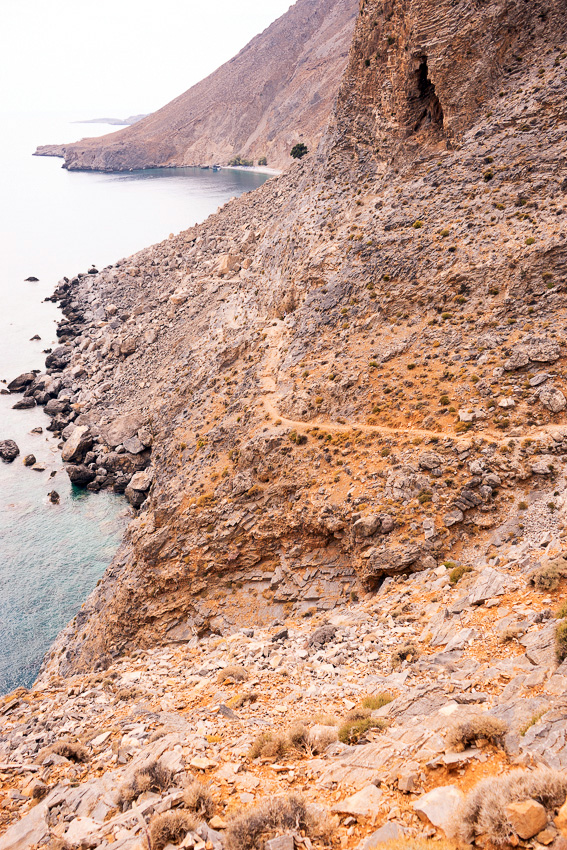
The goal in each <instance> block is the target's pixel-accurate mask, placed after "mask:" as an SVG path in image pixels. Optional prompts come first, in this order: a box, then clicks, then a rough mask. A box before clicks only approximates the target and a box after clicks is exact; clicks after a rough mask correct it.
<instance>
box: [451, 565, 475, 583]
mask: <svg viewBox="0 0 567 850" xmlns="http://www.w3.org/2000/svg"><path fill="white" fill-rule="evenodd" d="M471 572H472V569H471V567H468V566H467V565H466V564H459V566H458V567H454V568H453V569H452V570H451V572H450V573H449V581H450V582H451V584H457V582H458V581H460V580H461V579H462V577H463V576H464V574H465V573H471Z"/></svg>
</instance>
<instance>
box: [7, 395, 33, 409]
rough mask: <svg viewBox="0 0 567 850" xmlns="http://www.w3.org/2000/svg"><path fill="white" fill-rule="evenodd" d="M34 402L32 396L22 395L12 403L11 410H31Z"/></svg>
mask: <svg viewBox="0 0 567 850" xmlns="http://www.w3.org/2000/svg"><path fill="white" fill-rule="evenodd" d="M35 403H36V402H35V398H34V397H33V396H24V398H21V399H20V400H19V401H17V402H16V403H15V404H13V405H12V410H31V408H32V407H35Z"/></svg>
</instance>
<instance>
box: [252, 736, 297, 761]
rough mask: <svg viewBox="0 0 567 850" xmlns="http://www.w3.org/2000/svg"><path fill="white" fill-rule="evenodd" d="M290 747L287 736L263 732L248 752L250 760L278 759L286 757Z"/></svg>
mask: <svg viewBox="0 0 567 850" xmlns="http://www.w3.org/2000/svg"><path fill="white" fill-rule="evenodd" d="M288 747H289V745H288V741H287V738H286V737H285V735H276V734H275V733H274V732H262V734H261V735H258V737H257V738H256V739H255V740H254V742H253V743H252V746H251V747H250V750H249V752H248V758H250V759H257V758H265V759H277V758H280V757H281V756H284V755H285V753H286V751H287V750H288Z"/></svg>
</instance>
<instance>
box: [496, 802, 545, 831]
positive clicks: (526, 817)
mask: <svg viewBox="0 0 567 850" xmlns="http://www.w3.org/2000/svg"><path fill="white" fill-rule="evenodd" d="M506 815H507V816H508V820H509V821H510V823H511V824H512V827H513V829H514V832H515V833H516V835H519V837H520V838H523V839H524V840H526V839H528V838H532V837H533V836H534V835H537V833H538V832H541V830H542V829H543V828H544V827H545V825H546V824H547V812H546V810H545V808H544V807H543V806H542V805H541V803H537V802H536V801H535V800H520V801H519V802H517V803H509V804H508V805H507V806H506Z"/></svg>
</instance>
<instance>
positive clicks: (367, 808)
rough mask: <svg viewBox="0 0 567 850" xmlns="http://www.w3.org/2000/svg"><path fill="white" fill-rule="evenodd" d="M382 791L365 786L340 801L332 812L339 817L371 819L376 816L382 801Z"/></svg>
mask: <svg viewBox="0 0 567 850" xmlns="http://www.w3.org/2000/svg"><path fill="white" fill-rule="evenodd" d="M382 796H383V795H382V791H380V790H379V789H378V788H377V787H376V786H375V785H367V786H366V787H365V788H361V790H360V791H357V792H356V794H352V795H351V796H350V797H347V798H346V799H345V800H341V801H340V802H339V803H336V804H335V805H334V806H333V811H334V812H337V813H339V814H341V815H355V816H357V815H358V816H360V817H364V818H373V817H374V816H375V815H376V814H377V810H378V805H379V803H380V801H381V799H382Z"/></svg>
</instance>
